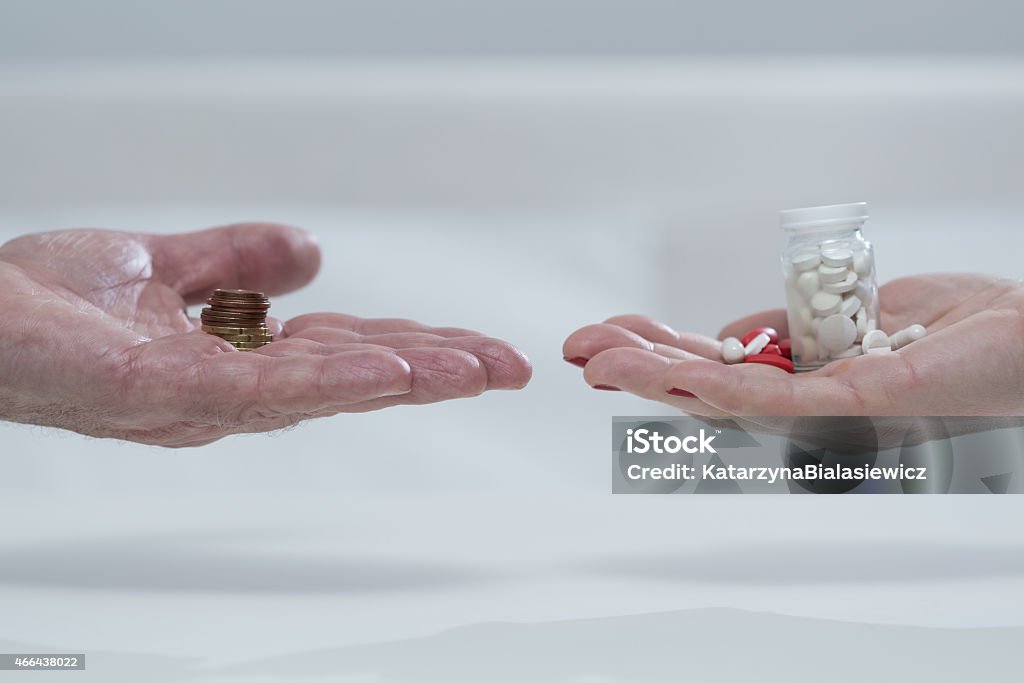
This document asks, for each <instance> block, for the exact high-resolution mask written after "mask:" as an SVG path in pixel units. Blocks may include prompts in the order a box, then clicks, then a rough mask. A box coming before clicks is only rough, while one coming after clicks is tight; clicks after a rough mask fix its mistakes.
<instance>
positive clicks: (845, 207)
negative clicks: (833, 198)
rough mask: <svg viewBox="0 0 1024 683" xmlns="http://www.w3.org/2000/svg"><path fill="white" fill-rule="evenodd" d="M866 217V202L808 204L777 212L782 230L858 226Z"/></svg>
mask: <svg viewBox="0 0 1024 683" xmlns="http://www.w3.org/2000/svg"><path fill="white" fill-rule="evenodd" d="M867 219H868V203H867V202H856V203H854V204H831V205H829V206H809V207H807V208H804V209H786V210H785V211H780V212H779V221H780V223H781V224H782V229H783V230H799V231H803V230H818V229H821V228H833V227H839V226H841V225H851V226H853V225H856V226H860V225H862V224H863V223H864V221H866V220H867Z"/></svg>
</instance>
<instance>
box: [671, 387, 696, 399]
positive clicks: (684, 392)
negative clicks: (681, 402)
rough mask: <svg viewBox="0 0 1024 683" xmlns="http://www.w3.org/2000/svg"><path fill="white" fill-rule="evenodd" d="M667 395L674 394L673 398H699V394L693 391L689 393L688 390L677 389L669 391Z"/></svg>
mask: <svg viewBox="0 0 1024 683" xmlns="http://www.w3.org/2000/svg"><path fill="white" fill-rule="evenodd" d="M666 393H669V394H672V395H673V396H682V397H683V398H697V394H695V393H693V392H692V391H687V390H686V389H676V388H675V387H673V388H672V389H669V390H668V392H666Z"/></svg>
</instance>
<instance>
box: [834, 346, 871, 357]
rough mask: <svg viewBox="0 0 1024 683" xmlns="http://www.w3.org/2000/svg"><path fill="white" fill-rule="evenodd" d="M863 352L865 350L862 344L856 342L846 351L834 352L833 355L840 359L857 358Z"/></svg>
mask: <svg viewBox="0 0 1024 683" xmlns="http://www.w3.org/2000/svg"><path fill="white" fill-rule="evenodd" d="M862 353H864V351H863V350H862V349H861V348H860V344H854V345H853V346H851V347H850V348H848V349H846V350H845V351H840V352H839V353H834V354H832V357H833V358H835V359H836V360H839V359H841V358H856V357H857V356H859V355H861V354H862Z"/></svg>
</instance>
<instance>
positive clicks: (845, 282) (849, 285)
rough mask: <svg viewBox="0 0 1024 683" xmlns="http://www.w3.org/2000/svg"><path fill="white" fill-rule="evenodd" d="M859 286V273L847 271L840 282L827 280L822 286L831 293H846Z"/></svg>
mask: <svg viewBox="0 0 1024 683" xmlns="http://www.w3.org/2000/svg"><path fill="white" fill-rule="evenodd" d="M856 287H857V274H856V273H847V274H846V277H845V278H843V279H842V280H840V281H839V282H826V283H825V284H823V285H822V286H821V288H822V289H823V290H825V291H826V292H829V293H830V294H845V293H846V292H852V291H853V290H854V289H856Z"/></svg>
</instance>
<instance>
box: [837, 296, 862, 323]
mask: <svg viewBox="0 0 1024 683" xmlns="http://www.w3.org/2000/svg"><path fill="white" fill-rule="evenodd" d="M859 310H860V299H859V298H858V297H857V295H856V294H851V295H850V296H848V297H846V298H845V299H843V303H841V304H839V312H840V313H842V314H843V315H845V316H846V317H847V318H852V317H853V316H855V315H857V311H859Z"/></svg>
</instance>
